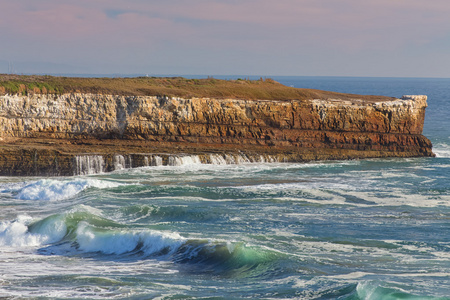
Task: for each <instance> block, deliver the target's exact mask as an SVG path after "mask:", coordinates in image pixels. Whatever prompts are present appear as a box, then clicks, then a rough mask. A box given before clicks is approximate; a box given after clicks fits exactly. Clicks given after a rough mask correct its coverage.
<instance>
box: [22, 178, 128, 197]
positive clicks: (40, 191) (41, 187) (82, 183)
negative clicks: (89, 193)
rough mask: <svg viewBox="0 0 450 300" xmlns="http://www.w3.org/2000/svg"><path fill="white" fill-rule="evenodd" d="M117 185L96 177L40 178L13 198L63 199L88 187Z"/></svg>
mask: <svg viewBox="0 0 450 300" xmlns="http://www.w3.org/2000/svg"><path fill="white" fill-rule="evenodd" d="M119 185H120V184H118V183H115V182H110V181H103V180H96V179H80V178H76V179H72V180H55V179H41V180H38V181H35V182H32V183H30V184H28V185H26V186H24V187H22V188H21V189H20V190H19V191H18V193H17V195H16V196H15V198H17V199H20V200H64V199H68V198H71V197H74V196H75V195H77V194H79V193H80V192H82V191H83V190H85V189H87V188H89V187H95V188H99V189H104V188H112V187H117V186H119Z"/></svg>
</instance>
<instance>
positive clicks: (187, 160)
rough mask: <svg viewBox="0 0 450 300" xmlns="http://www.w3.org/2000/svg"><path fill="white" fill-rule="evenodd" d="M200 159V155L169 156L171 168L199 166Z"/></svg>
mask: <svg viewBox="0 0 450 300" xmlns="http://www.w3.org/2000/svg"><path fill="white" fill-rule="evenodd" d="M201 163H202V162H201V161H200V157H199V156H198V155H186V156H175V155H174V156H169V161H168V165H169V166H184V165H198V164H201Z"/></svg>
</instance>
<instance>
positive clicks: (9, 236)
mask: <svg viewBox="0 0 450 300" xmlns="http://www.w3.org/2000/svg"><path fill="white" fill-rule="evenodd" d="M31 220H32V219H31V218H30V217H27V216H19V217H18V218H17V219H16V220H14V221H6V222H2V223H0V245H1V246H10V247H25V246H28V247H30V246H31V247H32V246H40V245H43V244H47V243H52V242H55V241H59V240H61V239H62V238H63V237H64V235H65V234H66V232H67V228H66V225H65V224H64V220H63V219H62V218H57V219H50V220H46V221H45V222H43V223H41V224H40V226H39V227H38V228H36V229H35V230H34V231H33V232H29V230H28V224H29V223H30V222H31Z"/></svg>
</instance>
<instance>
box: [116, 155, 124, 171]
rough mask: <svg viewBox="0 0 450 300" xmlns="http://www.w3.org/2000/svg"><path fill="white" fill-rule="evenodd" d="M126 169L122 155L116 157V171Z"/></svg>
mask: <svg viewBox="0 0 450 300" xmlns="http://www.w3.org/2000/svg"><path fill="white" fill-rule="evenodd" d="M125 168H126V165H125V157H123V156H122V155H114V170H122V169H125Z"/></svg>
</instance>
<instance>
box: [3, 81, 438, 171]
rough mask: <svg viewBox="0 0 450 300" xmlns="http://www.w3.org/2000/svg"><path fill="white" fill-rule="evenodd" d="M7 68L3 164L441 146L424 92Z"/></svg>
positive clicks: (24, 167) (380, 153)
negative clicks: (428, 123) (376, 92)
mask: <svg viewBox="0 0 450 300" xmlns="http://www.w3.org/2000/svg"><path fill="white" fill-rule="evenodd" d="M0 79H1V80H0V141H1V145H0V174H1V175H7V176H16V175H20V176H33V175H39V176H57V175H64V176H67V175H82V174H93V173H99V172H108V171H113V170H117V169H121V168H132V167H141V166H150V165H176V164H180V163H183V161H186V160H192V161H194V162H201V163H215V164H225V163H239V162H271V161H273V162H275V161H276V162H302V161H311V160H341V159H360V158H380V157H421V156H422V157H430V156H434V154H433V153H432V150H431V148H432V145H431V142H430V141H429V140H428V139H427V138H426V137H424V136H423V135H422V130H423V124H424V117H425V108H426V107H427V97H426V96H421V95H412V96H403V97H402V98H401V99H396V98H390V97H383V96H361V95H351V94H339V93H333V92H324V91H316V90H306V89H294V88H289V87H284V86H282V85H281V84H278V83H276V82H274V81H272V80H264V79H261V80H260V81H249V80H236V81H222V80H217V79H205V80H198V81H192V80H188V79H182V78H168V79H161V78H148V79H147V78H134V79H129V80H128V79H73V78H59V77H49V76H34V77H30V76H13V77H11V76H9V75H4V76H3V78H1V76H0ZM68 80H73V81H70V85H69V84H68V83H67V82H66V81H68ZM77 80H80V81H79V82H78V81H77ZM83 80H84V81H83ZM152 80H153V81H152ZM88 81H89V84H88V83H87V82H88ZM61 82H62V83H61ZM105 82H106V83H105ZM247 88H248V89H247ZM14 89H16V90H14ZM233 89H234V90H233Z"/></svg>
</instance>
